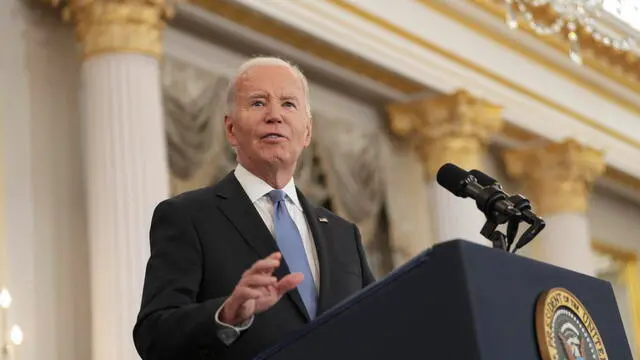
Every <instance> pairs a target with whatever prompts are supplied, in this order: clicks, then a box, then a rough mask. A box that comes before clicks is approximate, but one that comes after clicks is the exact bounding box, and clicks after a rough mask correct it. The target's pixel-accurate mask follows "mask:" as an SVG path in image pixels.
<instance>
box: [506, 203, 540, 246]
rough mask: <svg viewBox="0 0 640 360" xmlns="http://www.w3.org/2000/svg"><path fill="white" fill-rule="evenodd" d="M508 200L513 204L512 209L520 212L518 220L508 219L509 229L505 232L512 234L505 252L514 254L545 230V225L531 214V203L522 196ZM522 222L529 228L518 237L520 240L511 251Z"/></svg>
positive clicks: (514, 218)
mask: <svg viewBox="0 0 640 360" xmlns="http://www.w3.org/2000/svg"><path fill="white" fill-rule="evenodd" d="M508 200H509V201H510V202H512V203H513V204H514V207H515V208H516V209H518V210H519V211H520V216H519V217H518V218H516V217H512V218H511V219H510V222H509V227H508V230H507V231H508V233H509V232H511V233H512V236H511V237H509V239H510V240H508V248H507V251H509V252H513V253H515V252H516V251H517V250H519V249H521V248H522V247H523V246H525V245H527V244H528V243H530V242H531V241H532V240H533V239H534V238H535V237H536V236H537V235H538V234H539V233H540V232H541V231H542V230H543V229H544V228H545V226H546V223H545V222H544V220H542V219H541V218H539V217H538V216H536V214H534V213H533V208H532V207H531V203H530V202H529V200H527V199H526V198H525V197H524V196H522V195H520V194H517V195H513V196H510V197H509V198H508ZM522 221H524V222H526V223H527V224H529V225H530V226H529V228H528V229H527V230H525V232H524V233H523V234H522V236H520V239H519V240H518V242H517V243H516V244H515V247H514V248H513V251H511V247H512V245H513V244H514V240H515V235H516V233H517V232H518V225H519V224H520V222H522ZM509 230H510V231H509Z"/></svg>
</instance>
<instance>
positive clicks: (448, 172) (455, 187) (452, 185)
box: [436, 163, 469, 196]
mask: <svg viewBox="0 0 640 360" xmlns="http://www.w3.org/2000/svg"><path fill="white" fill-rule="evenodd" d="M468 175H469V173H468V172H467V171H466V170H464V169H461V168H460V167H458V166H456V165H454V164H451V163H447V164H444V165H442V167H441V168H440V169H439V170H438V174H436V181H437V182H438V184H440V186H442V187H443V188H445V189H447V190H449V191H450V192H452V193H453V194H454V195H456V196H462V195H463V190H464V187H465V183H464V180H465V179H466V178H467V176H468Z"/></svg>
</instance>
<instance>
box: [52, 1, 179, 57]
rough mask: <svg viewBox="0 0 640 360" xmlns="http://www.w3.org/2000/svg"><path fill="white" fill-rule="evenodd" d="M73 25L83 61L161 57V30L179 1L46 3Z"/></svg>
mask: <svg viewBox="0 0 640 360" xmlns="http://www.w3.org/2000/svg"><path fill="white" fill-rule="evenodd" d="M49 2H50V3H52V5H54V6H61V7H62V9H63V10H62V14H63V19H64V20H65V21H71V22H73V23H74V24H75V27H76V34H77V36H78V39H79V41H80V42H81V44H82V49H83V55H84V58H85V59H86V58H89V57H92V56H94V55H98V54H104V53H116V52H134V53H142V54H147V55H150V56H153V57H155V58H160V57H161V56H162V30H163V28H164V26H165V22H166V20H168V19H169V18H171V17H172V16H173V12H174V7H173V6H174V5H175V4H176V3H177V2H179V0H66V1H65V0H49Z"/></svg>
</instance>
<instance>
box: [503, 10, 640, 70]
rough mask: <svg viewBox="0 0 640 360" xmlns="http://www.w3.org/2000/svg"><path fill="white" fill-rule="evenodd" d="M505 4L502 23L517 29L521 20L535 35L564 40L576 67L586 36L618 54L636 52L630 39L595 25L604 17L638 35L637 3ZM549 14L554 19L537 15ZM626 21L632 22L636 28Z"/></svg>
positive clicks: (639, 20)
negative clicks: (615, 21)
mask: <svg viewBox="0 0 640 360" xmlns="http://www.w3.org/2000/svg"><path fill="white" fill-rule="evenodd" d="M614 3H615V4H614ZM504 4H505V7H506V12H505V14H506V15H505V16H506V18H505V22H506V24H507V26H508V27H509V28H510V29H516V28H518V26H519V19H520V18H522V19H524V22H525V23H526V24H527V25H528V26H529V27H530V28H531V29H533V31H535V32H536V34H538V35H542V36H547V35H561V36H564V37H566V39H567V40H568V42H569V58H570V59H571V60H572V61H573V62H575V63H576V64H580V65H581V64H582V55H581V53H580V41H581V39H582V40H584V39H585V37H587V36H589V37H591V39H593V40H594V41H595V42H597V43H598V44H601V45H603V46H605V47H610V48H613V49H615V50H618V51H631V50H633V51H636V50H638V48H637V42H636V41H635V40H634V39H633V38H632V37H630V36H628V35H619V34H615V33H619V32H614V31H605V29H604V28H602V27H600V26H599V25H598V24H601V23H602V22H599V21H597V20H599V19H601V18H602V17H603V15H604V14H605V13H606V14H607V15H608V16H611V17H615V18H616V19H617V20H618V21H620V22H622V23H624V24H625V25H626V26H630V27H633V28H635V29H637V30H639V31H640V1H639V0H627V1H624V0H612V1H607V0H504ZM629 4H632V5H629ZM625 9H626V10H625ZM549 10H553V13H554V14H555V16H553V17H549V16H544V15H540V14H545V11H546V13H548V11H549ZM629 14H631V15H629ZM634 14H635V15H637V16H635V15H634ZM625 16H626V17H625ZM626 18H629V19H635V20H636V24H635V26H634V24H633V23H630V22H629V21H627V20H625V19H626ZM636 26H637V28H636Z"/></svg>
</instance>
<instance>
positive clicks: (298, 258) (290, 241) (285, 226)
mask: <svg viewBox="0 0 640 360" xmlns="http://www.w3.org/2000/svg"><path fill="white" fill-rule="evenodd" d="M285 195H286V194H285V192H284V191H283V190H272V191H270V192H269V197H270V198H271V201H272V202H273V209H274V225H275V226H274V227H275V238H276V242H277V243H278V247H279V248H280V251H281V252H282V256H283V257H284V259H285V261H286V262H287V265H289V270H290V271H291V272H292V273H294V272H300V273H302V274H304V280H303V281H302V282H301V283H300V284H298V291H299V292H300V297H302V302H304V305H305V306H306V308H307V312H308V313H309V317H310V318H311V319H313V318H315V316H316V306H317V296H318V295H317V291H316V286H315V284H314V282H313V276H312V275H311V268H310V267H309V262H308V261H307V255H306V253H305V251H304V245H303V244H302V236H300V232H299V231H298V227H297V226H296V224H295V222H294V221H293V219H292V218H291V216H290V215H289V212H288V211H287V206H286V203H285V202H286V200H285Z"/></svg>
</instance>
